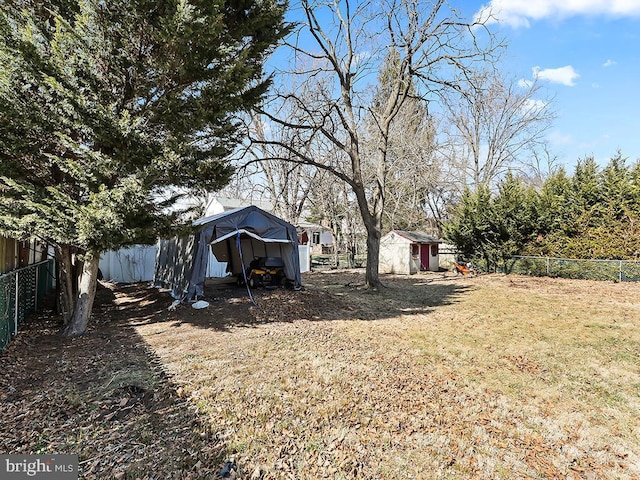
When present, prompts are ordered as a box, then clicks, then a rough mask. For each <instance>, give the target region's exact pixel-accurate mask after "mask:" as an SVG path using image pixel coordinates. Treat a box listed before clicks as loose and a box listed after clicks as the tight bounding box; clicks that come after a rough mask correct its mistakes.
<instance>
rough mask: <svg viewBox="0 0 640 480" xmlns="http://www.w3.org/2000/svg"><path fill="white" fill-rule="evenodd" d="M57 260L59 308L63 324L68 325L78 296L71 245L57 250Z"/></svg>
mask: <svg viewBox="0 0 640 480" xmlns="http://www.w3.org/2000/svg"><path fill="white" fill-rule="evenodd" d="M56 258H57V260H58V270H59V271H58V282H59V285H58V288H59V295H60V296H59V297H58V306H59V308H60V313H61V314H62V324H63V325H65V326H66V325H68V324H69V321H70V320H71V315H72V314H73V310H74V309H75V300H76V295H77V281H76V280H77V277H76V275H75V273H74V272H75V268H74V266H73V256H72V253H71V247H70V246H69V245H62V246H60V247H57V248H56Z"/></svg>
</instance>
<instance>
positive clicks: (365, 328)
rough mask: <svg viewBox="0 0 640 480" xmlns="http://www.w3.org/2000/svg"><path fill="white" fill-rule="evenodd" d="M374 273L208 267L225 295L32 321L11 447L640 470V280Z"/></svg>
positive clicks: (252, 468) (15, 369) (364, 464)
mask: <svg viewBox="0 0 640 480" xmlns="http://www.w3.org/2000/svg"><path fill="white" fill-rule="evenodd" d="M363 280H364V279H363V276H362V274H361V272H358V271H346V272H326V273H314V274H308V275H305V276H304V278H303V281H304V284H305V289H304V290H303V291H297V292H296V291H291V290H284V289H274V290H254V291H253V292H252V294H253V299H251V298H250V297H249V296H248V295H247V291H246V290H244V289H242V288H238V287H236V286H235V285H229V284H225V283H220V282H209V283H208V284H207V286H206V290H205V295H206V297H205V299H206V300H207V301H209V302H210V306H209V307H208V308H206V309H203V310H195V309H193V308H191V307H189V306H180V307H179V308H178V309H176V310H175V311H168V307H169V306H170V304H171V298H170V297H169V295H168V294H167V293H166V292H161V291H158V290H155V289H151V288H149V287H148V286H147V285H142V284H140V285H129V286H117V287H116V286H111V287H109V288H102V289H100V291H99V292H98V298H97V301H96V305H95V310H94V315H93V319H92V323H91V329H90V331H89V332H88V333H87V334H86V335H85V336H83V337H80V338H74V339H65V338H62V337H60V336H58V335H57V329H58V328H59V326H58V325H57V320H56V319H55V318H53V317H52V316H51V314H46V313H45V314H42V315H40V316H39V317H38V318H32V319H30V320H29V321H28V322H27V323H26V325H25V327H26V328H25V329H24V330H23V331H22V332H21V333H20V335H19V336H18V337H17V338H15V339H14V341H13V342H12V343H11V344H10V346H9V348H8V349H7V351H6V352H5V353H4V354H3V355H2V360H3V365H4V369H3V372H2V374H1V375H0V392H2V393H0V399H1V400H2V405H3V407H4V408H3V410H4V412H5V415H4V418H3V420H4V421H3V424H2V427H0V444H1V445H2V446H3V447H4V448H3V450H4V451H7V452H10V453H25V454H26V453H53V452H59V453H78V454H79V455H80V461H81V466H82V478H87V479H93V478H95V479H102V478H131V479H134V478H141V479H152V478H157V479H166V478H184V479H196V478H203V479H204V478H218V477H219V475H220V473H225V472H226V473H228V474H229V475H230V477H233V476H235V477H236V478H247V479H250V478H251V479H265V480H266V479H280V478H296V479H317V478H344V479H347V478H349V479H350V478H354V479H355V478H367V479H369V478H371V479H373V478H398V479H400V478H407V479H416V478H455V479H467V478H479V479H500V478H504V479H511V478H563V479H565V478H575V479H588V478H597V479H601V478H604V479H609V478H611V479H613V478H620V479H631V478H637V477H638V476H640V459H639V458H638V454H637V452H639V451H640V438H639V437H638V434H637V432H638V431H640V424H639V422H640V420H638V415H637V411H638V408H639V407H640V405H639V403H640V401H639V400H638V398H640V370H638V367H637V365H638V364H640V307H639V305H638V303H637V298H639V294H640V285H637V284H613V283H604V282H584V281H568V280H560V279H535V278H528V277H519V276H509V277H505V276H480V277H477V278H468V277H454V276H451V275H449V274H446V275H442V274H424V275H415V276H412V277H393V276H385V277H383V282H384V284H385V285H386V287H385V288H383V289H382V290H381V291H380V292H378V293H372V292H370V291H368V290H366V289H365V288H364V281H363Z"/></svg>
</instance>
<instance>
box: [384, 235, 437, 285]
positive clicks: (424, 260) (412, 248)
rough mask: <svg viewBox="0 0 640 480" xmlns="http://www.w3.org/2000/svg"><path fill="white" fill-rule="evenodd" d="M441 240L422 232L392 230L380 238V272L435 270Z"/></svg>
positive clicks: (408, 272)
mask: <svg viewBox="0 0 640 480" xmlns="http://www.w3.org/2000/svg"><path fill="white" fill-rule="evenodd" d="M440 243H442V240H440V239H438V238H436V237H434V236H431V235H427V234H426V233H422V232H407V231H404V230H392V231H390V232H389V233H387V234H386V235H385V236H384V237H382V238H381V239H380V267H379V268H380V272H381V273H397V274H405V275H410V274H413V273H418V272H420V271H427V270H430V271H433V272H437V271H438V270H439V268H440V261H439V258H438V256H439V255H438V248H439V245H440Z"/></svg>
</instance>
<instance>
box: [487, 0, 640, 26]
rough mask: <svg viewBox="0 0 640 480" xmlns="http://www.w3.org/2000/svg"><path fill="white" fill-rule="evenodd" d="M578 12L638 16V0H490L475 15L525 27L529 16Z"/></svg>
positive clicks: (559, 16)
mask: <svg viewBox="0 0 640 480" xmlns="http://www.w3.org/2000/svg"><path fill="white" fill-rule="evenodd" d="M578 15H588V16H596V15H608V16H612V17H640V2H639V1H638V0H569V1H558V0H490V2H489V3H488V4H485V5H483V6H482V7H481V8H480V10H478V12H476V15H475V17H476V19H478V20H485V21H486V22H487V23H495V22H501V23H505V24H507V25H510V26H511V27H513V28H520V27H525V28H526V27H529V26H530V25H531V21H532V20H541V19H544V18H550V19H552V20H558V19H563V18H567V17H573V16H578Z"/></svg>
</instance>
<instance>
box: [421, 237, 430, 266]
mask: <svg viewBox="0 0 640 480" xmlns="http://www.w3.org/2000/svg"><path fill="white" fill-rule="evenodd" d="M420 270H423V271H424V270H429V245H425V244H424V243H422V244H420Z"/></svg>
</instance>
